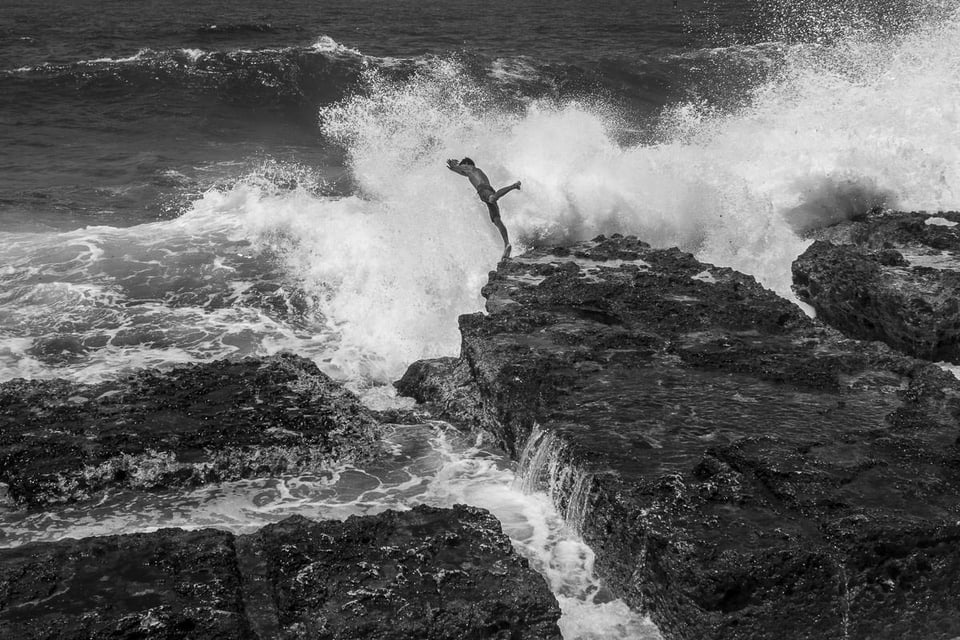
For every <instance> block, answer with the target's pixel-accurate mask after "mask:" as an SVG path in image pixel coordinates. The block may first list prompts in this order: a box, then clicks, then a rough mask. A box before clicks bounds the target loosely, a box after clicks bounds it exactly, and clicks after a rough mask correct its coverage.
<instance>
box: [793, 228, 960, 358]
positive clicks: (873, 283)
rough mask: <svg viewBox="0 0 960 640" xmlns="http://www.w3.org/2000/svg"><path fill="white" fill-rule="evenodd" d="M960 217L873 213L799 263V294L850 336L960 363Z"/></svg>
mask: <svg viewBox="0 0 960 640" xmlns="http://www.w3.org/2000/svg"><path fill="white" fill-rule="evenodd" d="M958 223H960V213H956V212H952V213H951V212H948V213H938V214H927V213H894V212H879V211H878V212H873V213H870V214H869V215H867V216H866V217H864V219H862V220H858V221H856V222H847V223H844V224H839V225H835V226H833V227H830V228H829V229H827V230H825V231H821V232H819V233H818V234H817V241H816V242H814V243H813V245H811V246H810V248H808V249H807V251H806V252H804V253H803V255H801V256H800V257H799V258H798V259H797V260H796V261H795V262H794V264H793V277H794V283H795V285H794V289H795V290H796V293H797V295H798V296H799V297H800V299H802V300H804V301H806V302H808V303H810V304H811V305H812V306H813V307H814V309H816V311H817V315H818V317H819V318H821V319H822V320H823V321H824V322H827V323H829V324H830V325H832V326H834V327H836V328H837V329H839V330H840V331H842V332H843V333H845V334H846V335H848V336H850V337H853V338H860V339H863V340H881V341H883V342H885V343H887V344H888V345H890V346H891V347H894V348H895V349H898V350H900V351H903V352H904V353H907V354H910V355H913V356H915V357H918V358H925V359H928V360H933V361H944V360H945V361H950V362H954V363H960V229H958V228H957V227H958Z"/></svg>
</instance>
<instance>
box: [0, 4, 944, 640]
mask: <svg viewBox="0 0 960 640" xmlns="http://www.w3.org/2000/svg"><path fill="white" fill-rule="evenodd" d="M957 42H960V1H958V0H951V1H947V0H908V1H899V2H894V1H892V0H839V1H836V0H835V1H832V2H827V1H825V0H793V1H789V0H755V1H749V0H696V1H694V0H676V1H675V2H674V1H673V0H632V1H630V2H626V1H615V0H597V2H592V3H583V2H574V1H573V0H552V1H551V2H545V1H544V0H518V1H510V2H507V1H506V0H491V1H489V2H484V3H477V4H474V5H465V4H463V3H456V2H450V1H444V2H439V1H436V0H421V1H418V2H404V1H400V2H378V1H373V0H329V1H324V2H316V1H314V2H308V1H306V0H291V1H288V2H283V3H268V2H262V1H261V2H257V1H254V0H233V1H231V2H225V1H223V2H203V3H196V2H193V3H187V2H182V1H178V0H154V1H152V2H137V3H131V2H123V1H120V0H72V1H67V0H58V1H56V0H33V1H31V2H26V1H22V0H5V2H3V3H2V4H0V381H2V380H8V379H11V378H15V377H28V378H49V377H66V378H70V379H74V380H77V381H96V380H102V379H104V378H108V377H111V376H114V375H118V374H120V373H123V372H124V371H129V370H133V369H137V368H140V367H144V366H160V367H166V366H171V365H173V364H176V363H181V362H193V361H203V360H210V359H214V358H219V357H224V356H238V355H248V354H257V355H265V354H270V353H274V352H277V351H281V350H292V351H295V352H297V353H300V354H302V355H305V356H307V357H310V358H312V359H314V360H315V361H316V362H317V364H318V365H319V366H320V367H321V368H322V369H323V370H324V371H326V372H327V373H329V374H331V375H333V376H334V377H336V378H338V379H340V380H342V381H344V382H345V383H346V384H347V385H348V386H350V387H351V388H353V389H354V390H356V391H358V392H359V393H361V394H362V395H364V397H365V398H367V399H368V400H369V401H371V402H374V401H376V402H387V403H390V402H398V401H397V400H395V399H392V398H390V387H389V383H390V382H391V381H392V380H394V379H396V378H398V377H399V376H400V375H401V374H402V373H403V371H404V369H405V367H406V366H407V365H408V364H409V363H410V362H412V361H414V360H416V359H419V358H426V357H434V356H442V355H456V354H457V352H458V349H459V334H458V331H457V323H456V319H457V316H458V315H460V314H463V313H469V312H475V311H478V310H481V309H482V308H483V299H482V298H481V297H480V294H479V292H480V288H481V286H482V285H483V284H484V282H485V281H486V278H487V273H488V272H489V271H490V270H491V269H493V268H495V266H496V264H497V260H498V258H499V256H500V252H501V246H500V241H499V234H498V233H497V231H496V229H495V228H494V227H493V226H492V225H491V224H490V223H489V220H488V218H487V214H486V209H485V207H484V206H483V205H482V203H480V202H478V200H477V198H476V195H475V194H474V193H473V191H472V189H471V188H470V187H469V184H468V183H467V182H466V181H465V180H463V179H462V178H460V177H459V176H456V175H454V174H452V173H450V172H449V171H447V170H446V168H445V167H444V161H445V160H446V159H447V158H454V157H456V158H460V157H463V156H470V157H472V158H473V159H474V160H475V161H476V162H477V164H478V165H479V166H480V167H482V168H483V169H484V170H485V171H486V172H487V174H488V175H489V176H490V178H491V180H492V181H493V182H494V184H495V186H502V185H504V184H508V183H510V182H513V181H514V180H521V181H522V182H523V189H522V190H521V191H519V192H513V193H511V194H509V195H508V196H506V197H505V198H504V199H503V200H502V201H501V208H502V211H503V220H504V223H505V224H506V226H507V228H508V229H509V231H510V234H511V238H512V239H513V244H514V251H515V253H519V252H521V251H523V250H524V248H526V247H532V246H537V245H541V244H549V243H557V242H567V241H574V240H580V239H586V238H590V237H593V236H595V235H597V234H600V233H606V234H610V233H615V232H619V233H631V234H635V235H639V236H640V237H641V238H643V239H645V240H647V241H648V242H650V243H652V244H654V245H655V246H680V247H681V248H683V249H685V250H688V251H690V252H692V253H694V254H695V255H697V257H698V258H700V259H702V260H704V261H708V262H713V263H715V264H719V265H724V266H730V267H733V268H736V269H738V270H741V271H744V272H746V273H749V274H752V275H753V276H755V277H756V278H757V279H758V280H759V281H760V282H761V283H763V284H764V285H765V286H767V287H769V288H771V289H773V290H775V291H777V292H778V293H780V294H781V295H784V296H786V297H790V296H791V293H790V263H791V261H792V260H793V259H794V258H795V257H796V256H797V255H798V254H799V253H800V252H802V251H803V249H804V248H805V247H806V244H807V241H806V240H804V239H803V232H804V231H807V230H810V229H813V228H816V227H818V226H822V225H825V224H830V223H832V222H835V221H837V220H841V219H843V218H844V217H847V216H850V215H854V214H856V213H859V212H862V211H864V210H866V209H869V208H872V207H877V206H880V207H890V208H899V209H926V210H941V209H957V208H960V151H958V149H960V82H958V80H957V78H958V77H960V49H958V47H957V46H956V43H957ZM424 438H425V440H424V442H429V443H434V444H433V445H430V448H431V451H433V452H434V453H433V454H431V455H435V456H440V455H441V453H442V452H443V451H446V449H444V448H443V447H444V446H446V445H442V443H441V441H440V440H438V439H437V438H435V437H433V436H430V437H426V436H424ZM456 451H457V454H456V456H455V458H456V460H458V461H461V462H463V464H465V465H467V466H470V465H480V466H481V467H483V469H485V471H483V472H482V474H483V475H484V477H485V478H487V479H489V480H490V481H491V482H492V485H491V486H496V487H500V488H501V489H502V493H498V494H497V495H499V496H500V497H499V498H498V500H500V501H501V502H502V503H503V504H510V503H511V501H514V500H519V501H521V502H523V501H524V500H527V501H530V502H524V503H523V504H526V505H527V507H524V509H526V510H525V511H524V510H523V509H521V511H524V513H527V514H528V516H529V514H530V513H533V512H535V511H536V509H535V508H534V507H533V506H531V505H534V504H539V503H538V502H537V501H538V500H542V499H543V495H544V494H543V492H542V490H541V489H542V488H540V489H538V488H537V487H530V486H526V487H525V490H526V491H524V484H523V482H522V479H520V480H517V481H515V480H514V479H511V480H509V481H507V480H506V479H504V478H505V477H506V476H503V475H502V474H501V471H503V469H500V467H503V468H504V469H507V467H509V464H508V463H507V462H506V461H503V460H500V461H499V462H497V463H496V464H495V465H493V466H490V465H488V464H487V463H486V462H483V461H488V460H489V457H488V456H487V454H483V455H480V454H478V453H477V452H476V451H475V450H474V449H473V448H471V446H466V445H464V446H463V447H461V448H459V449H457V450H456ZM491 455H492V454H491ZM478 456H479V457H478ZM478 460H480V462H478ZM469 461H472V462H469ZM481 462H483V463H482V464H481ZM458 464H459V463H458ZM484 465H486V466H484ZM431 468H432V469H433V471H432V472H431V473H433V475H432V476H431V478H432V480H430V484H431V486H434V487H437V486H441V485H438V484H437V479H438V478H440V479H442V478H443V477H444V476H443V474H442V473H441V472H440V470H441V469H443V468H444V467H443V465H440V464H438V465H434V466H433V467H431ZM506 472H509V474H514V473H515V470H514V469H513V468H512V467H511V468H509V469H507V471H506ZM506 472H505V473H506ZM478 473H480V472H478ZM282 482H293V480H291V479H286V480H283V481H282ZM447 486H448V487H454V486H458V485H456V482H455V481H453V480H449V483H448V485H447ZM451 491H452V489H451ZM497 491H500V489H498V490H497ZM538 491H539V493H538ZM418 495H419V494H418ZM431 495H434V494H431ZM417 499H422V498H412V497H411V498H410V500H417ZM465 499H466V498H465ZM472 499H476V500H480V499H479V498H472ZM325 500H326V499H325V498H324V499H321V498H319V497H315V499H313V500H312V502H311V501H308V502H310V504H313V505H314V507H315V509H316V510H318V511H317V514H319V515H322V514H323V513H326V514H328V515H337V516H340V515H343V514H345V513H347V512H346V511H344V510H343V509H342V508H341V507H340V506H330V505H332V503H330V504H329V505H328V507H323V508H321V507H320V506H317V505H323V504H328V503H327V502H325ZM437 500H438V501H439V502H442V500H440V499H439V498H437ZM268 502H269V501H268ZM281 502H282V503H283V504H284V505H287V506H289V503H288V502H285V501H281ZM295 502H296V503H297V505H298V506H296V508H298V509H305V510H307V511H309V509H308V508H307V507H306V506H304V503H303V501H302V500H299V498H298V501H295ZM387 503H389V504H395V505H402V504H412V502H409V501H408V502H403V501H400V502H390V501H386V502H384V503H383V504H387ZM490 503H491V501H489V500H488V501H487V502H485V503H484V505H488V504H490ZM492 503H494V506H495V503H496V500H493V501H492ZM284 508H286V506H285V507H284ZM384 508H385V507H384ZM491 508H493V507H491ZM537 508H539V507H537ZM494 510H495V512H496V509H494ZM121 512H123V513H126V511H124V509H121V508H120V507H117V513H118V514H119V513H121ZM501 512H502V513H503V514H504V515H503V516H502V518H506V519H508V520H509V519H510V518H511V516H509V515H508V514H509V513H513V512H512V511H511V510H510V509H505V510H503V509H502V510H501ZM311 513H312V512H311ZM498 515H500V514H499V513H498ZM528 516H525V517H524V518H516V521H517V522H521V521H523V522H525V523H526V524H523V525H519V529H517V528H514V529H511V530H513V531H524V530H527V529H529V528H530V527H533V525H531V524H530V523H531V522H534V521H536V522H546V521H548V520H550V519H551V518H553V519H554V520H555V519H556V518H557V517H558V516H556V514H555V513H554V514H553V515H545V516H543V517H540V516H537V517H533V516H529V517H528ZM64 517H66V516H64ZM72 517H75V523H76V527H77V529H76V530H77V531H82V530H86V529H85V527H87V524H84V523H87V521H88V520H89V518H88V517H86V516H84V517H81V516H79V515H76V514H75V516H72ZM101 517H102V518H103V520H104V522H106V521H108V520H109V519H110V516H109V515H108V513H107V512H104V513H103V514H102V516H101ZM117 517H120V516H119V515H118V516H117ZM125 517H126V516H125ZM129 517H130V518H131V519H130V520H127V521H124V522H127V524H128V525H130V524H131V523H136V522H140V520H138V518H140V516H136V517H134V515H130V516H129ZM85 518H86V519H85ZM249 518H250V520H249V521H248V522H246V524H244V522H240V523H239V524H236V523H234V525H230V526H237V527H240V528H242V527H243V526H247V525H252V524H255V523H256V522H260V520H259V519H258V518H259V516H257V517H254V516H249ZM68 520H69V519H68ZM220 522H221V524H225V523H226V520H223V519H221V521H220ZM141 525H142V526H149V525H148V524H146V523H141ZM131 526H132V525H131ZM137 526H140V525H137ZM510 526H512V525H510ZM510 526H508V525H507V523H505V527H507V528H508V529H510ZM539 526H540V525H537V527H539ZM537 527H533V528H537ZM42 529H43V527H37V526H34V525H32V524H31V525H29V526H27V524H24V530H25V531H27V530H30V531H34V534H32V535H35V536H37V537H44V536H43V534H42V533H41V532H42ZM95 529H96V528H95V527H94V530H95ZM51 530H56V531H60V530H64V531H69V530H70V527H69V526H66V528H64V527H54V528H53V529H51ZM62 535H68V534H67V533H63V534H62ZM551 535H553V534H551ZM557 535H559V534H557ZM563 535H567V534H563ZM569 535H570V536H572V537H571V538H569V540H570V541H571V542H570V544H571V545H574V547H569V548H571V549H574V548H575V549H579V547H575V545H576V544H579V543H576V542H575V538H576V536H575V531H572V532H571V533H570V534H569ZM550 537H551V536H546V537H541V538H538V539H541V540H544V541H545V540H547V539H548V538H550ZM524 539H525V538H524V535H523V534H521V533H518V534H516V537H515V541H516V542H517V545H518V548H522V549H526V552H527V553H529V554H531V557H540V556H538V555H537V554H538V553H547V554H549V553H553V551H555V550H556V549H557V545H556V544H553V546H552V547H549V545H548V544H547V542H543V543H542V544H541V546H540V547H538V548H539V549H540V551H538V552H536V553H534V552H532V551H530V550H531V549H532V548H533V547H532V546H531V545H529V544H526V543H525V542H524ZM564 539H565V540H566V538H564ZM564 544H566V543H564ZM533 546H536V545H533ZM548 547H549V549H550V551H548ZM560 547H561V548H567V547H565V546H564V545H560ZM588 551H589V550H586V551H583V550H582V549H580V550H576V551H575V553H574V555H575V556H577V557H580V556H579V555H578V554H586V555H589V554H588ZM586 555H584V556H583V557H586ZM541 564H542V563H541ZM547 564H548V565H549V562H548V563H547ZM561 564H562V563H561ZM587 564H589V563H584V562H580V563H579V564H578V563H576V562H575V563H573V564H572V565H570V566H571V567H574V568H571V569H570V572H571V573H570V575H582V576H586V575H588V574H589V570H588V567H587ZM577 572H579V573H577ZM586 579H587V578H584V580H586ZM591 579H592V578H591ZM561 582H562V581H561ZM591 584H592V583H591ZM558 589H559V591H563V587H558ZM598 590H602V589H601V588H600V587H598V588H597V589H595V590H594V591H592V592H591V593H592V594H593V595H590V596H589V597H588V596H582V597H580V596H578V597H580V600H581V601H584V602H586V601H590V602H593V597H594V595H596V594H595V593H594V592H595V591H598ZM559 591H558V592H559ZM588 591H589V589H588ZM583 593H586V592H583ZM610 602H615V601H610V600H609V599H604V598H601V599H600V600H598V601H597V602H596V603H595V604H596V606H598V607H606V609H604V610H605V611H606V610H607V609H609V608H610V607H611V606H614V605H611V604H610ZM607 615H608V614H601V615H598V616H595V617H591V615H590V614H586V613H582V612H581V613H579V614H576V616H574V617H570V616H569V615H568V616H567V617H566V618H565V619H566V621H567V622H566V623H565V629H567V636H568V637H570V638H572V637H584V638H585V637H590V634H591V633H593V634H594V635H598V634H599V636H600V637H611V636H610V634H611V633H612V632H602V633H601V632H600V631H598V630H597V628H596V627H595V625H596V624H599V623H598V622H597V620H600V619H606V618H605V616H607ZM623 615H624V616H626V618H624V619H625V620H626V622H624V623H623V625H622V628H623V629H626V631H623V635H622V637H647V636H645V635H643V634H648V633H653V632H651V631H650V630H649V629H648V628H647V627H644V629H645V630H644V631H642V632H641V631H637V630H636V629H637V628H638V627H636V626H635V625H634V622H635V621H632V620H633V618H630V617H629V614H628V613H624V614H623ZM573 620H578V621H581V622H583V621H589V620H592V621H593V622H583V624H580V622H573ZM637 624H639V623H637ZM591 625H594V626H593V627H591ZM631 625H634V626H631ZM591 628H593V629H594V631H591V630H590V629H591Z"/></svg>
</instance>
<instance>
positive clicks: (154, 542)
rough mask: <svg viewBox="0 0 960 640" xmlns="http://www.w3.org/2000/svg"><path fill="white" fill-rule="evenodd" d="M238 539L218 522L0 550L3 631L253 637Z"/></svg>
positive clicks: (39, 635)
mask: <svg viewBox="0 0 960 640" xmlns="http://www.w3.org/2000/svg"><path fill="white" fill-rule="evenodd" d="M240 580H241V579H240V572H239V571H238V569H237V561H236V550H235V548H234V536H233V535H232V534H230V533H226V532H223V531H214V530H212V529H207V530H202V531H182V530H180V529H163V530H160V531H157V532H155V533H143V534H132V535H123V536H105V537H99V538H85V539H83V540H69V539H68V540H63V541H61V542H55V543H35V544H26V545H23V546H20V547H16V548H13V549H3V550H0V637H3V638H11V639H12V638H17V639H18V640H32V639H36V640H41V639H42V640H52V639H54V638H57V639H62V640H66V639H68V638H69V639H76V640H80V639H94V638H98V639H99V638H103V639H106V638H111V639H117V640H119V639H121V638H130V639H132V638H164V639H169V640H175V639H179V638H203V639H208V638H209V639H212V638H222V639H223V640H234V639H237V640H243V639H246V638H251V639H255V638H256V637H257V636H255V635H254V633H253V630H252V628H251V627H250V623H249V622H248V621H247V619H246V616H245V614H244V604H243V597H242V591H241V588H240Z"/></svg>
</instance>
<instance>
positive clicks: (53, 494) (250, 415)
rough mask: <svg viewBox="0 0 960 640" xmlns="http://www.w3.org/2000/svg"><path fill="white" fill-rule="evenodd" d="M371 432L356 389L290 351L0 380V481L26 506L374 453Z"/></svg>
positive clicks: (317, 465)
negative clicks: (118, 372)
mask: <svg viewBox="0 0 960 640" xmlns="http://www.w3.org/2000/svg"><path fill="white" fill-rule="evenodd" d="M378 437H379V432H378V426H377V425H376V423H375V422H374V420H373V418H372V417H371V416H370V415H369V414H368V413H367V412H366V410H364V409H363V407H362V406H361V405H360V404H359V402H358V400H357V399H356V398H355V397H354V396H353V394H351V393H350V392H348V391H346V390H344V389H343V388H342V387H341V386H340V385H339V384H337V383H335V382H334V381H332V380H331V379H330V378H328V377H327V376H326V375H324V374H323V373H322V372H320V370H319V369H317V367H316V365H314V364H313V363H312V362H310V361H309V360H306V359H304V358H300V357H297V356H292V355H278V356H273V357H269V358H262V359H253V358H251V359H245V360H237V361H230V360H221V361H217V362H212V363H205V364H195V365H190V366H186V367H179V368H176V369H172V370H169V371H162V372H158V371H152V370H147V371H144V372H141V373H138V374H136V375H134V376H131V377H129V378H126V379H124V380H119V381H115V382H106V383H102V384H97V385H83V384H74V383H70V382H67V381H64V380H34V381H26V380H13V381H11V382H7V383H4V384H2V385H0V489H2V490H4V491H3V492H5V493H6V494H7V496H6V500H7V502H8V503H13V504H17V505H21V506H34V505H42V504H47V503H52V502H63V501H69V500H77V499H83V498H87V497H90V496H91V495H92V494H94V493H96V492H98V491H101V490H103V489H107V488H111V487H116V488H119V487H124V488H132V489H153V488H162V487H169V486H189V485H197V484H201V483H207V482H217V481H223V480H231V479H238V478H243V477H253V476H263V475H273V474H279V473H296V472H313V471H317V470H319V469H321V468H323V467H324V466H326V465H328V464H330V463H332V462H338V461H350V460H356V459H362V458H365V457H369V456H371V455H373V454H374V453H375V452H376V451H377V442H378Z"/></svg>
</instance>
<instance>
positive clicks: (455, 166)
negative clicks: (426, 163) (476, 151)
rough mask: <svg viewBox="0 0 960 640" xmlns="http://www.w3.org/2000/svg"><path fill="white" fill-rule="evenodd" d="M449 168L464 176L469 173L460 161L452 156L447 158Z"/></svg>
mask: <svg viewBox="0 0 960 640" xmlns="http://www.w3.org/2000/svg"><path fill="white" fill-rule="evenodd" d="M447 169H450V171H453V172H454V173H459V174H460V175H462V176H465V175H467V172H466V171H464V170H463V167H461V166H460V163H459V162H458V161H457V160H454V159H452V158H451V159H450V160H447Z"/></svg>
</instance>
